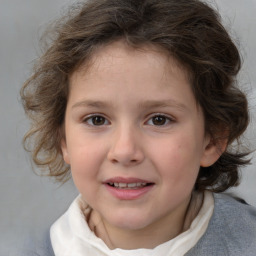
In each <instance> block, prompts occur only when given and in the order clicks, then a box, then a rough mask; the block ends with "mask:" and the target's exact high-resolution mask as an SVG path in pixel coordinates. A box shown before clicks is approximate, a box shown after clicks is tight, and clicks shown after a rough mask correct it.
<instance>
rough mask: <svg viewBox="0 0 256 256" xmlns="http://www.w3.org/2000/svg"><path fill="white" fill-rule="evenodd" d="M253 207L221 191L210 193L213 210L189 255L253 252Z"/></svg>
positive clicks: (255, 216)
mask: <svg viewBox="0 0 256 256" xmlns="http://www.w3.org/2000/svg"><path fill="white" fill-rule="evenodd" d="M255 252H256V208H254V207H252V206H250V205H247V204H245V203H242V202H240V201H238V200H236V199H234V198H232V197H230V196H228V195H225V194H214V213H213V216H212V218H211V220H210V222H209V225H208V228H207V230H206V232H205V234H204V235H203V237H202V238H201V239H200V240H199V242H198V244H197V245H196V246H195V247H194V248H193V249H192V250H191V251H190V252H189V253H188V254H186V255H187V256H192V255H197V256H199V255H208V256H215V255H216V256H219V255H222V256H224V255H227V256H228V255H232V256H240V255H244V256H255Z"/></svg>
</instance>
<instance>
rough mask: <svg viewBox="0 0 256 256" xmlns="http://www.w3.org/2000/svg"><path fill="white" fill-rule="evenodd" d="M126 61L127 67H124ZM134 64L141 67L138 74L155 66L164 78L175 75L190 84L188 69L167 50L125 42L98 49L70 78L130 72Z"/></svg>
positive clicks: (155, 46)
mask: <svg viewBox="0 0 256 256" xmlns="http://www.w3.org/2000/svg"><path fill="white" fill-rule="evenodd" d="M124 60H125V64H126V65H124ZM129 64H131V65H129ZM134 64H136V67H140V69H139V70H138V72H139V71H143V69H144V70H145V69H147V68H149V67H150V66H151V67H152V65H153V66H155V67H158V68H159V69H160V68H161V69H162V75H163V78H164V77H165V75H166V74H168V73H171V74H174V73H175V74H177V75H179V76H182V77H184V78H185V79H186V81H187V82H189V83H190V72H189V70H188V68H187V67H185V65H182V64H181V62H179V61H178V60H177V59H176V58H175V57H173V55H172V54H171V53H169V52H168V51H167V50H166V49H163V48H161V47H160V46H157V45H153V44H145V45H140V46H131V45H128V43H127V42H126V41H124V40H119V41H115V42H112V43H110V44H107V45H103V46H101V47H99V48H97V50H95V51H94V52H93V54H92V55H91V57H90V58H88V59H87V60H86V61H85V62H83V63H82V65H80V66H79V67H78V68H77V69H76V70H75V71H74V72H73V73H72V74H71V76H70V78H71V80H72V79H74V77H75V76H76V75H78V74H79V76H81V75H82V76H84V77H88V78H89V77H90V76H93V75H94V74H95V73H97V72H98V71H99V70H100V71H108V70H110V69H112V70H113V69H116V71H117V72H121V71H122V70H123V71H124V72H129V67H130V66H133V65H134ZM147 64H148V65H147Z"/></svg>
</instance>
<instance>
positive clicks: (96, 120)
mask: <svg viewBox="0 0 256 256" xmlns="http://www.w3.org/2000/svg"><path fill="white" fill-rule="evenodd" d="M83 122H85V123H87V124H88V125H91V126H102V125H108V124H109V121H108V120H107V119H106V118H105V117H103V116H100V115H93V116H89V117H87V118H85V119H84V121H83Z"/></svg>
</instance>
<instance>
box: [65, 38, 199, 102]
mask: <svg viewBox="0 0 256 256" xmlns="http://www.w3.org/2000/svg"><path fill="white" fill-rule="evenodd" d="M70 86H71V90H70V94H71V95H73V96H74V95H75V94H76V97H77V98H81V97H85V96H86V97H87V98H89V97H91V96H93V98H95V95H99V96H100V98H101V100H103V99H105V98H107V97H110V96H111V97H112V96H113V94H118V95H119V96H120V97H121V95H123V98H124V99H125V100H126V101H127V103H128V102H131V101H132V102H135V100H136V99H137V100H138V101H147V100H148V101H152V100H159V101H160V100H163V101H164V100H167V99H170V98H172V100H173V102H175V101H176V99H179V100H180V101H182V100H185V101H186V99H187V100H188V99H189V102H194V97H193V93H192V90H191V86H190V82H189V79H188V72H187V71H186V69H184V68H183V67H182V66H181V65H180V63H179V62H178V61H177V60H176V59H175V58H173V57H172V56H170V55H169V54H168V53H166V52H165V51H163V50H162V49H159V48H157V47H153V46H144V47H140V48H132V47H131V46H128V45H127V44H125V43H124V42H122V41H118V42H115V43H112V44H110V45H107V46H104V47H101V48H100V49H99V50H98V51H97V52H95V53H94V54H93V56H92V58H91V60H90V62H87V63H85V64H84V65H82V66H81V67H80V68H79V69H78V70H77V71H76V72H74V73H73V74H72V76H71V77H70ZM72 88H73V89H72ZM82 91H83V92H84V96H83V94H82V93H81V92H82ZM85 92H86V94H85ZM69 96H70V95H69ZM120 97H119V98H120ZM72 98H73V97H72ZM183 98H184V99H183ZM86 100H88V99H86ZM97 100H99V99H97ZM129 100H130V101H129ZM114 103H115V102H113V103H112V104H114Z"/></svg>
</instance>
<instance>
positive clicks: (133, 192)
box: [103, 177, 154, 200]
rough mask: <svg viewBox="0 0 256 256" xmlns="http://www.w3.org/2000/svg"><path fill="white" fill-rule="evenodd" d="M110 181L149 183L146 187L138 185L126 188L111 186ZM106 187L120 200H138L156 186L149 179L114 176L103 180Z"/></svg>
mask: <svg viewBox="0 0 256 256" xmlns="http://www.w3.org/2000/svg"><path fill="white" fill-rule="evenodd" d="M109 183H147V184H149V185H147V186H145V187H138V188H136V189H126V188H116V187H113V186H110V185H109ZM103 184H104V185H105V187H106V189H107V191H108V192H110V194H111V195H112V196H114V197H116V198H117V199H119V200H136V199H139V198H141V197H143V196H145V194H147V193H149V192H150V191H151V190H152V188H153V187H154V183H153V182H150V181H148V180H144V179H139V178H133V177H130V178H124V177H114V178H110V179H108V180H106V181H104V182H103Z"/></svg>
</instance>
